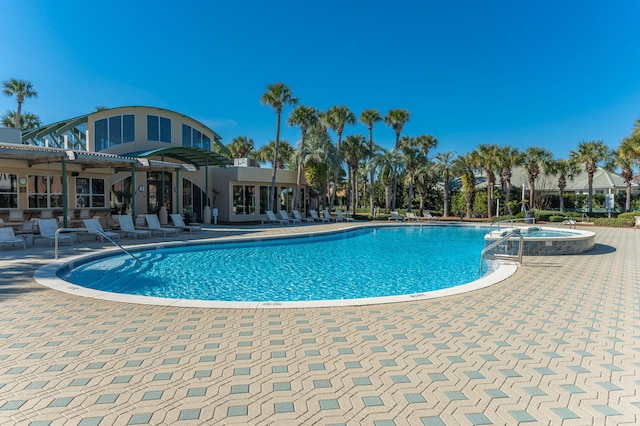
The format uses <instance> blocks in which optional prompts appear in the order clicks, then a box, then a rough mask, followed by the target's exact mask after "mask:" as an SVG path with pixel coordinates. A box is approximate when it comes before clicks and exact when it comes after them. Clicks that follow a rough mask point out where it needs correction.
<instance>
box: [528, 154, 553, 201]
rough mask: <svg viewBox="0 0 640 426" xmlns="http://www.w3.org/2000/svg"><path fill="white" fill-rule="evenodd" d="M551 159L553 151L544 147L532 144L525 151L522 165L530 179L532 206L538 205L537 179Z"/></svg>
mask: <svg viewBox="0 0 640 426" xmlns="http://www.w3.org/2000/svg"><path fill="white" fill-rule="evenodd" d="M551 159H552V155H551V153H550V152H549V151H548V150H546V149H544V148H537V147H533V146H530V147H529V148H527V149H526V150H525V151H524V153H523V157H522V165H523V166H524V168H525V171H526V173H527V179H528V181H529V202H530V206H531V207H532V208H533V207H535V206H536V204H535V201H534V196H535V188H536V180H537V179H538V176H540V173H542V172H543V171H544V170H546V169H547V167H548V165H549V162H550V161H551Z"/></svg>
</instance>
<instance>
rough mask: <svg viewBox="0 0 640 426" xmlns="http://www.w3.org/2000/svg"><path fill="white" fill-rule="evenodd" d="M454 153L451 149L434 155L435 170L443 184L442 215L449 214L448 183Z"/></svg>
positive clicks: (449, 191)
mask: <svg viewBox="0 0 640 426" xmlns="http://www.w3.org/2000/svg"><path fill="white" fill-rule="evenodd" d="M455 155H456V153H455V152H453V151H447V152H439V153H437V154H436V156H435V159H434V160H435V171H436V172H437V173H438V174H439V175H440V176H442V181H443V185H444V213H443V216H444V217H448V216H450V215H451V188H450V186H449V183H450V181H451V173H452V168H453V164H452V163H453V161H454V157H455Z"/></svg>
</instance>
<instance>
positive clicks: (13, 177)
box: [0, 173, 18, 209]
mask: <svg viewBox="0 0 640 426" xmlns="http://www.w3.org/2000/svg"><path fill="white" fill-rule="evenodd" d="M16 208H18V175H17V174H14V173H0V209H16Z"/></svg>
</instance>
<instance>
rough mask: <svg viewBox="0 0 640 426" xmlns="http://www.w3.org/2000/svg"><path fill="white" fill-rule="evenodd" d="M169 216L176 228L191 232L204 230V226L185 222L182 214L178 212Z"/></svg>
mask: <svg viewBox="0 0 640 426" xmlns="http://www.w3.org/2000/svg"><path fill="white" fill-rule="evenodd" d="M169 216H171V221H172V222H173V226H175V227H176V228H180V229H182V230H183V231H189V233H191V232H200V231H202V228H200V226H199V225H187V224H186V223H184V219H183V218H182V216H180V215H179V214H177V213H173V214H170V215H169Z"/></svg>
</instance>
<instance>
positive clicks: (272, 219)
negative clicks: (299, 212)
mask: <svg viewBox="0 0 640 426" xmlns="http://www.w3.org/2000/svg"><path fill="white" fill-rule="evenodd" d="M265 213H266V214H267V223H283V224H288V223H289V220H288V219H278V218H277V217H276V215H275V214H274V213H273V212H272V211H271V210H267V211H266V212H265Z"/></svg>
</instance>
